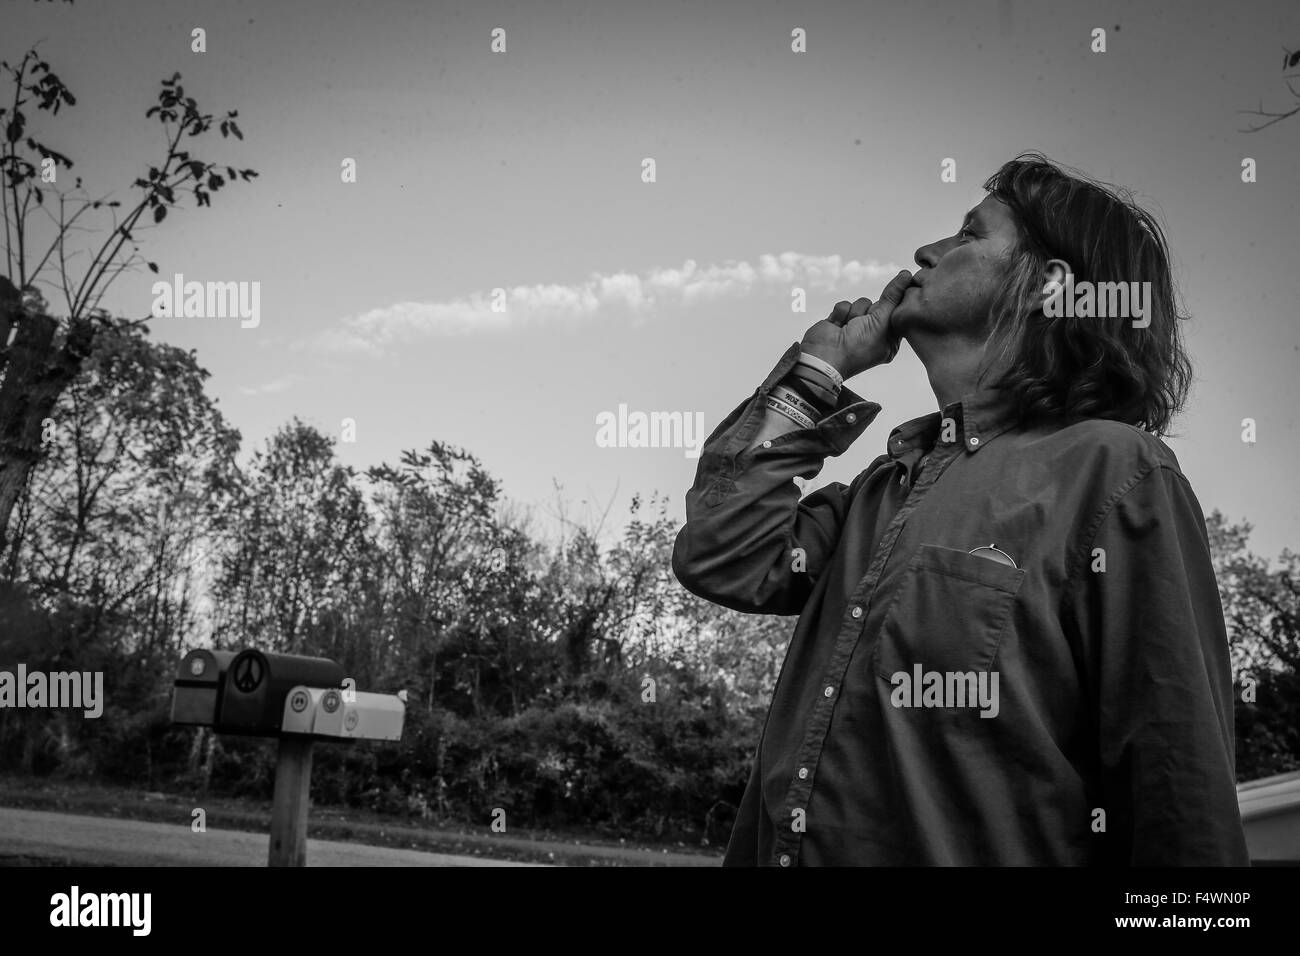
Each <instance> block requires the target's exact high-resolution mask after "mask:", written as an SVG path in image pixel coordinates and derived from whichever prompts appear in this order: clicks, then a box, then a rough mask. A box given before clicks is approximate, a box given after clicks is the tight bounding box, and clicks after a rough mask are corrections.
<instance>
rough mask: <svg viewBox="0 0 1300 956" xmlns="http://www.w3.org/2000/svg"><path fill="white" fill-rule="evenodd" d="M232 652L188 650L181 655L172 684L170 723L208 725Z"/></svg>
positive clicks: (215, 713) (210, 722)
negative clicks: (173, 690)
mask: <svg viewBox="0 0 1300 956" xmlns="http://www.w3.org/2000/svg"><path fill="white" fill-rule="evenodd" d="M234 656H235V652H234V651H209V650H195V651H190V652H189V653H188V654H186V655H185V656H184V657H183V658H181V664H180V667H178V668H177V669H176V680H175V682H174V684H173V687H174V689H175V692H174V693H173V695H172V723H173V724H193V725H196V726H200V727H211V726H212V725H213V724H215V723H216V720H217V707H218V702H219V701H220V700H221V694H222V691H223V689H224V686H225V682H226V673H227V671H228V670H229V668H230V662H231V660H232V659H233V658H234Z"/></svg>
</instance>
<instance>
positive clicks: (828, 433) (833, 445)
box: [736, 342, 880, 455]
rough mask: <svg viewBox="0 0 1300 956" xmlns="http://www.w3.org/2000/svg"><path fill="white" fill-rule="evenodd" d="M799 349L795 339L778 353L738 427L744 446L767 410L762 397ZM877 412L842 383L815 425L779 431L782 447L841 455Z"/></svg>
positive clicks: (788, 367) (791, 365) (796, 360)
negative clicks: (828, 407) (827, 408)
mask: <svg viewBox="0 0 1300 956" xmlns="http://www.w3.org/2000/svg"><path fill="white" fill-rule="evenodd" d="M799 351H800V350H799V343H798V342H795V343H794V344H793V345H791V346H790V347H789V348H788V349H786V352H785V355H783V356H781V360H780V361H779V362H777V363H776V367H775V368H773V369H772V371H771V372H770V373H768V376H767V378H766V379H764V380H763V384H762V385H760V386H759V387H758V391H757V393H756V394H755V396H754V399H753V401H752V402H751V403H750V407H749V410H748V411H747V412H746V414H745V418H744V421H743V422H742V423H741V426H740V428H739V429H738V430H737V436H736V437H737V438H738V439H739V440H740V447H742V448H743V447H747V446H746V445H745V444H744V443H745V442H746V441H749V440H750V439H751V438H752V437H753V436H754V435H755V434H756V433H757V431H758V427H759V423H760V422H761V421H762V420H763V415H764V412H765V410H766V405H765V404H764V401H763V400H764V399H765V398H766V397H767V395H768V394H769V393H770V392H771V391H772V387H773V386H774V385H776V384H777V383H779V382H780V381H781V380H782V379H784V378H785V377H786V375H788V374H789V373H790V370H791V369H792V368H794V367H795V365H797V364H798V363H799ZM878 414H880V406H879V405H877V404H876V403H875V402H868V401H867V400H866V399H864V398H862V396H860V395H858V394H857V393H856V392H854V391H853V390H852V389H850V388H849V387H848V386H846V385H841V386H840V392H839V400H838V401H837V402H836V404H835V408H833V409H832V410H831V411H830V413H829V414H827V415H826V416H825V417H824V418H822V419H821V420H820V421H818V422H817V425H816V426H815V427H814V428H797V429H795V430H794V431H791V432H786V433H784V434H782V435H781V436H780V438H781V447H782V448H785V449H787V450H790V451H798V452H821V453H822V454H824V455H841V454H843V453H844V452H845V451H846V450H847V449H848V447H849V445H851V444H853V442H854V441H855V440H856V439H857V437H858V436H859V435H861V434H862V433H863V432H864V431H866V430H867V428H868V427H869V426H870V425H871V423H872V422H873V421H874V420H875V418H876V416H877V415H878Z"/></svg>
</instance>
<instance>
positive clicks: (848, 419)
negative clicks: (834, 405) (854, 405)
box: [844, 412, 858, 425]
mask: <svg viewBox="0 0 1300 956" xmlns="http://www.w3.org/2000/svg"><path fill="white" fill-rule="evenodd" d="M844 420H845V421H846V422H848V423H849V424H850V425H852V424H853V423H854V422H856V421H857V420H858V416H857V415H856V414H854V413H853V412H849V413H848V414H847V415H845V416H844Z"/></svg>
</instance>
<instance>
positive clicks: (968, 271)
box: [890, 195, 1018, 341]
mask: <svg viewBox="0 0 1300 956" xmlns="http://www.w3.org/2000/svg"><path fill="white" fill-rule="evenodd" d="M1017 235H1018V233H1017V230H1016V225H1015V222H1014V221H1013V220H1012V218H1011V210H1010V209H1008V208H1007V205H1006V204H1005V203H1003V202H1002V201H1001V200H1000V199H995V198H994V197H993V196H992V195H989V196H986V197H984V201H983V202H981V203H980V204H979V205H978V206H976V207H975V208H974V209H972V210H971V211H970V212H969V213H967V214H966V220H965V222H963V223H962V228H961V230H960V231H959V232H958V233H957V234H956V235H954V236H949V237H948V238H946V239H939V240H937V241H935V242H932V243H930V244H929V245H928V246H922V247H921V248H919V249H917V250H916V264H917V265H919V266H920V267H921V268H920V269H918V270H917V272H916V274H915V276H914V277H913V284H912V285H911V286H909V287H908V289H907V291H906V292H904V293H903V301H902V302H900V303H899V304H898V307H897V308H896V309H894V312H893V315H892V317H891V318H890V324H891V325H892V326H893V329H894V332H895V333H897V334H899V335H901V336H902V337H904V338H908V339H911V338H913V337H923V338H934V337H937V336H945V337H946V336H955V337H961V338H966V339H969V340H972V341H982V340H983V339H984V337H985V336H986V335H987V332H988V321H989V310H990V308H991V307H992V305H993V299H994V294H995V293H996V291H997V288H998V285H999V284H1000V283H1001V281H1002V278H1003V275H1004V270H1005V268H1006V261H1007V258H1008V257H1009V256H1010V255H1011V252H1012V250H1013V249H1014V248H1015V245H1016V239H1017Z"/></svg>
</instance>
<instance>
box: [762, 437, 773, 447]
mask: <svg viewBox="0 0 1300 956" xmlns="http://www.w3.org/2000/svg"><path fill="white" fill-rule="evenodd" d="M763 447H764V448H771V447H772V442H771V440H770V439H769V440H768V441H765V442H763Z"/></svg>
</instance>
